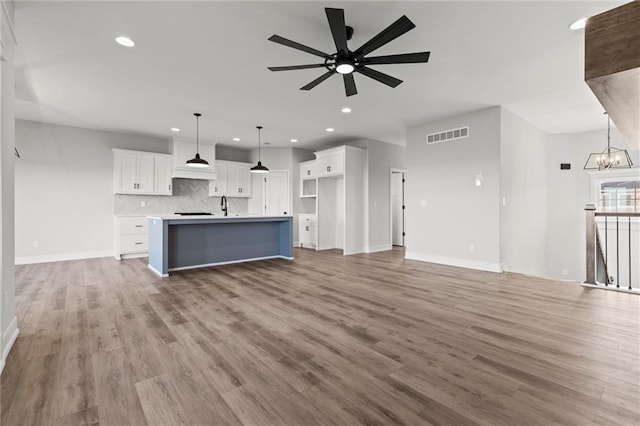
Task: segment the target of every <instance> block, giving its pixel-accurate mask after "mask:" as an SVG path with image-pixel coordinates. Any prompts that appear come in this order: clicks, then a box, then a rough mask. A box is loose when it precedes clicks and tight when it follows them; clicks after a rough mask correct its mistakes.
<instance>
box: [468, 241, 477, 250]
mask: <svg viewBox="0 0 640 426" xmlns="http://www.w3.org/2000/svg"><path fill="white" fill-rule="evenodd" d="M475 250H476V246H475V245H474V244H473V243H469V251H475Z"/></svg>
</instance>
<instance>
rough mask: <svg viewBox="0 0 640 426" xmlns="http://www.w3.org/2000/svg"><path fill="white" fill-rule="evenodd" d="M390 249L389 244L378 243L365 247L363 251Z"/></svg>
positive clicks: (374, 251)
mask: <svg viewBox="0 0 640 426" xmlns="http://www.w3.org/2000/svg"><path fill="white" fill-rule="evenodd" d="M391 249H392V246H391V244H378V245H375V246H369V247H367V249H366V251H365V253H377V252H380V251H389V250H391Z"/></svg>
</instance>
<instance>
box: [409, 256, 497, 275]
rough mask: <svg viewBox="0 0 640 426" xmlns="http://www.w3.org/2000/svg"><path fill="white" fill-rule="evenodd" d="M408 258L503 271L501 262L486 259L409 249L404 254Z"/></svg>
mask: <svg viewBox="0 0 640 426" xmlns="http://www.w3.org/2000/svg"><path fill="white" fill-rule="evenodd" d="M404 258H405V259H408V260H419V261H421V262H430V263H437V264H439V265H448V266H456V267H458V268H468V269H476V270H479V271H488V272H497V273H502V272H503V271H502V264H501V263H500V262H487V261H484V260H473V259H461V258H457V257H444V256H432V255H429V254H422V253H415V252H410V251H407V252H405V255H404Z"/></svg>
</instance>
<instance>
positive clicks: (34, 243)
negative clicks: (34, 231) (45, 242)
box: [31, 240, 39, 247]
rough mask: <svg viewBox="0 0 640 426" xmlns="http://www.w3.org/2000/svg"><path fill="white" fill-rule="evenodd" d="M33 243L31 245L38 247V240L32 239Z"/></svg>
mask: <svg viewBox="0 0 640 426" xmlns="http://www.w3.org/2000/svg"><path fill="white" fill-rule="evenodd" d="M31 244H32V245H33V247H38V245H39V243H38V240H33V243H31Z"/></svg>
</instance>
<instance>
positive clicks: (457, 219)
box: [406, 107, 500, 271]
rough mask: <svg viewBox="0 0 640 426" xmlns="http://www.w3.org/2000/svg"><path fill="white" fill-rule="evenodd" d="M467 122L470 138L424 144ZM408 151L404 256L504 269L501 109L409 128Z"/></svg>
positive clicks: (479, 267)
mask: <svg viewBox="0 0 640 426" xmlns="http://www.w3.org/2000/svg"><path fill="white" fill-rule="evenodd" d="M464 126H469V137H468V138H464V139H458V140H452V141H448V142H444V143H437V144H431V145H427V143H426V138H427V134H429V133H432V132H438V131H444V130H448V129H454V128H460V127H464ZM406 155H407V157H406V158H407V186H406V192H407V197H406V199H407V200H406V205H407V213H406V232H407V240H406V257H407V258H409V259H417V260H425V261H433V262H438V263H444V264H450V265H458V266H464V267H471V268H475V269H483V270H493V271H498V270H500V208H499V198H500V108H499V107H495V108H489V109H484V110H480V111H476V112H472V113H469V114H466V115H461V116H457V117H452V118H448V119H443V120H439V121H436V122H432V123H428V124H424V125H420V126H416V127H411V128H409V129H408V132H407V154H406ZM476 173H482V175H483V184H482V186H481V187H477V186H475V175H476Z"/></svg>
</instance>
